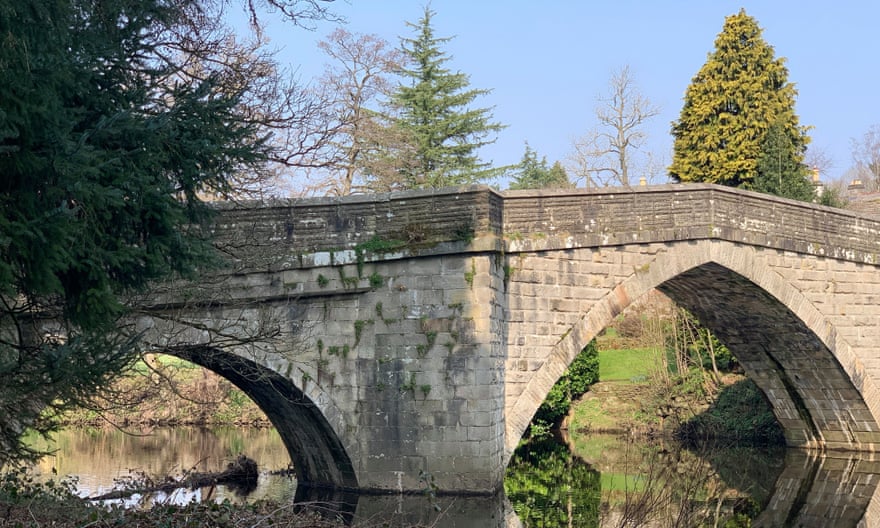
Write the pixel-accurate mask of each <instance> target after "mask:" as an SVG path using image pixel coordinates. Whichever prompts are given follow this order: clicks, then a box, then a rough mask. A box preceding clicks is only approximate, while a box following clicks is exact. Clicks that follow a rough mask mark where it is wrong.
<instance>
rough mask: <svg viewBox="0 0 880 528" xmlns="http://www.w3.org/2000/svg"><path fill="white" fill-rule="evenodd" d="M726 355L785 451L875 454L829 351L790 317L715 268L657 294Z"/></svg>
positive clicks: (861, 412)
mask: <svg viewBox="0 0 880 528" xmlns="http://www.w3.org/2000/svg"><path fill="white" fill-rule="evenodd" d="M658 289H659V290H660V291H662V292H664V293H665V294H666V295H668V296H669V297H670V298H671V299H672V300H673V301H675V302H676V303H677V304H678V305H680V306H682V307H684V308H686V309H688V310H689V311H690V312H691V313H693V314H694V315H695V316H696V317H697V318H698V319H699V320H700V321H701V322H702V324H703V325H705V326H706V327H707V328H709V329H710V330H711V331H712V332H714V333H715V334H716V336H718V338H719V339H720V340H721V341H722V342H723V343H724V344H725V345H726V346H727V347H728V348H729V349H730V351H731V352H732V353H733V354H734V355H735V356H736V358H737V360H738V361H739V362H740V364H741V365H742V366H743V368H744V370H745V371H746V373H747V374H748V376H749V377H750V378H751V379H752V380H753V381H754V382H755V383H756V384H757V385H758V387H760V388H761V389H762V391H763V392H764V394H765V395H766V396H767V399H768V401H769V402H770V404H771V406H772V408H773V412H774V414H775V415H776V418H777V419H778V420H779V422H780V424H781V425H782V427H783V429H784V431H785V436H786V440H787V442H788V443H789V445H792V446H802V447H822V448H825V449H839V450H863V449H867V450H873V449H874V447H872V446H871V445H870V444H872V443H873V442H872V439H873V436H874V434H875V433H876V431H878V428H877V423H876V421H875V420H874V418H873V416H872V414H871V412H870V410H869V409H868V407H867V405H866V404H865V401H864V399H863V397H862V395H861V393H860V392H859V390H858V389H857V388H856V387H855V385H854V384H853V382H852V380H851V379H850V377H849V376H848V375H847V373H846V372H845V371H844V369H843V368H842V366H841V365H840V363H839V362H838V361H837V359H836V358H835V356H834V354H833V353H832V351H831V350H829V348H828V347H827V346H826V345H825V343H823V342H822V340H821V339H819V337H818V336H817V335H816V334H815V332H813V331H812V330H811V329H810V328H808V327H807V326H806V325H805V324H804V322H803V321H802V320H801V319H800V318H798V317H797V316H796V315H795V314H794V313H792V311H791V310H789V309H788V308H787V307H786V306H785V305H783V304H782V303H781V302H780V301H779V300H777V299H776V298H775V297H773V296H772V295H770V294H769V293H767V292H766V291H764V290H763V289H762V288H761V287H759V286H758V285H756V284H755V283H753V282H752V281H750V280H748V279H747V278H745V277H743V276H742V275H739V274H738V273H735V272H733V271H731V270H730V269H728V268H726V267H724V266H721V265H719V264H717V263H712V262H710V263H706V264H702V265H700V266H697V267H695V268H692V269H690V270H688V271H685V272H683V273H681V274H679V275H677V276H675V277H673V278H671V279H669V280H667V281H665V282H664V283H662V284H661V285H659V286H658Z"/></svg>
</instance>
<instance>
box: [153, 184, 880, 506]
mask: <svg viewBox="0 0 880 528" xmlns="http://www.w3.org/2000/svg"><path fill="white" fill-rule="evenodd" d="M214 231H215V236H216V245H217V247H218V248H219V249H220V251H221V253H222V254H223V255H225V257H226V259H227V261H228V265H227V266H226V267H225V268H223V269H222V270H220V271H215V272H212V273H209V274H206V275H205V276H204V278H203V279H202V280H201V281H197V282H190V283H183V282H178V283H169V284H166V285H165V286H166V287H165V288H164V289H163V290H162V291H160V292H158V293H157V294H155V295H154V296H153V297H152V298H151V299H150V300H147V301H140V306H141V310H140V314H141V315H140V318H139V321H138V324H139V327H140V329H141V330H143V331H144V332H145V336H146V338H147V339H148V341H149V342H150V343H151V346H152V347H154V349H156V350H161V351H164V352H167V353H172V354H176V355H179V356H181V357H185V358H188V359H190V360H192V361H193V362H195V363H198V364H200V365H203V366H206V367H208V368H210V369H212V370H214V371H216V372H218V373H219V374H221V375H223V376H225V377H226V378H228V379H229V380H231V381H232V382H233V383H235V384H236V385H237V386H239V387H240V388H241V389H243V390H244V391H245V392H246V393H247V394H248V395H249V396H250V397H251V398H252V399H253V400H254V401H255V402H256V403H257V404H259V405H260V407H261V408H262V409H263V410H264V411H265V412H266V414H267V415H268V417H269V418H270V419H271V420H272V422H273V423H274V424H275V426H276V427H277V428H278V430H279V432H280V433H281V435H282V438H283V439H284V442H285V444H286V446H287V447H288V450H289V451H290V454H291V457H292V460H293V461H294V464H295V468H296V471H297V475H298V477H299V479H300V481H301V482H302V483H306V484H311V485H313V486H327V487H333V488H346V489H357V490H366V491H376V492H405V491H413V490H421V489H424V488H425V486H426V484H427V483H428V482H429V481H431V480H433V483H434V484H435V485H436V486H437V489H439V490H440V491H442V492H451V493H463V494H490V493H493V492H495V491H496V490H498V489H499V487H500V486H501V484H502V477H503V474H504V469H505V466H506V464H507V461H508V460H509V459H510V457H511V454H512V453H513V450H514V448H515V447H516V445H517V442H518V441H519V440H520V438H521V436H522V435H523V433H524V432H525V430H526V427H527V426H528V424H529V421H530V419H531V418H532V415H533V414H534V412H535V411H536V409H537V408H538V406H539V405H540V404H541V403H542V401H543V400H544V398H545V396H546V394H547V392H548V391H549V390H550V388H551V387H552V386H553V384H554V383H555V382H556V380H557V379H558V378H559V377H560V376H561V375H562V373H563V372H564V370H565V369H566V367H567V366H568V365H569V363H570V362H571V361H572V359H573V358H574V357H575V355H576V354H577V353H578V352H579V351H580V350H581V349H582V348H583V347H584V346H585V345H586V344H587V343H588V342H589V341H590V340H591V339H593V337H595V336H596V335H597V334H598V333H599V332H600V331H602V330H603V329H604V328H605V327H606V326H608V325H609V324H610V323H611V322H612V321H613V319H614V318H615V316H616V315H618V314H619V313H621V312H622V311H623V310H624V309H625V308H626V307H627V306H629V305H630V304H631V303H632V302H634V301H635V300H637V299H639V298H640V297H641V296H642V295H644V294H646V293H648V292H650V291H652V290H654V289H659V290H660V291H662V292H664V293H665V294H667V295H668V296H669V297H670V298H672V299H673V300H674V301H675V302H676V303H678V304H679V305H681V306H684V307H686V308H687V309H688V310H690V311H691V312H693V313H694V314H696V315H697V316H698V317H699V319H700V320H701V321H702V322H703V323H704V324H705V325H706V326H708V327H709V328H710V329H711V330H712V331H713V332H715V333H716V334H717V335H718V337H719V338H720V339H721V340H722V341H723V342H724V343H725V344H726V345H727V346H728V347H729V348H730V350H731V351H732V352H733V353H734V354H735V356H736V357H737V359H738V360H739V362H740V363H741V364H742V366H743V368H744V369H745V371H746V373H747V374H748V376H749V377H750V378H752V379H753V380H754V381H755V382H756V383H757V385H758V386H759V387H760V388H761V389H762V390H763V392H764V394H765V395H766V397H767V399H768V400H769V402H770V403H771V404H772V407H773V411H774V413H775V414H776V417H777V418H778V420H779V422H780V423H781V424H782V426H783V428H784V430H785V435H786V438H787V441H788V443H789V444H790V445H792V446H802V447H808V448H820V449H825V450H861V451H872V452H873V451H878V450H880V428H878V419H880V392H878V385H880V261H878V258H880V220H878V219H875V218H869V217H865V216H859V215H856V214H852V213H849V212H846V211H842V210H835V209H830V208H826V207H821V206H816V205H812V204H807V203H801V202H794V201H790V200H785V199H780V198H776V197H771V196H767V195H759V194H755V193H750V192H745V191H740V190H735V189H731V188H726V187H718V186H712V185H666V186H657V187H642V188H637V189H627V190H624V189H603V190H597V191H588V190H582V189H578V190H573V191H564V192H562V191H560V192H548V191H540V192H539V191H517V192H496V191H493V190H491V189H489V188H486V187H467V188H455V189H445V190H439V191H433V192H427V191H418V192H404V193H392V194H383V195H372V196H353V197H346V198H336V199H329V198H321V199H305V200H291V201H283V202H275V203H268V204H261V205H259V206H246V205H238V206H223V207H222V212H221V214H220V215H219V217H218V220H217V222H216V225H215V226H214Z"/></svg>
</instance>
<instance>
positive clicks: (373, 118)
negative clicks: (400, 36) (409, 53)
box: [309, 28, 403, 196]
mask: <svg viewBox="0 0 880 528" xmlns="http://www.w3.org/2000/svg"><path fill="white" fill-rule="evenodd" d="M318 47H319V48H320V49H321V50H322V51H323V52H324V53H325V54H326V55H327V56H328V57H329V58H330V59H331V62H330V63H329V64H328V65H327V66H326V70H325V72H324V75H323V76H322V77H321V79H320V81H319V88H318V90H317V91H318V92H319V93H320V94H321V95H320V96H319V99H321V100H323V101H325V102H326V106H327V109H328V114H329V116H330V121H329V122H328V124H327V126H325V127H323V130H327V131H330V132H331V135H330V136H329V137H328V138H327V141H325V142H324V143H323V145H322V148H321V149H320V150H319V151H316V152H315V158H314V162H313V163H312V164H311V166H312V167H313V168H316V169H317V170H314V171H311V172H312V174H310V177H311V178H312V180H313V181H312V182H311V183H310V184H309V190H310V191H311V192H312V193H316V194H327V195H337V196H340V195H347V194H351V193H353V192H357V191H359V190H362V187H363V174H364V173H365V172H372V170H374V169H375V168H374V167H371V163H374V162H375V160H376V159H377V158H378V157H379V156H378V154H377V152H376V151H377V150H379V151H381V150H383V149H384V148H385V147H388V146H390V145H388V144H387V143H389V142H391V141H393V139H394V138H393V137H392V136H391V135H389V131H388V130H387V129H386V127H385V126H383V124H382V118H381V114H380V113H379V112H377V111H376V110H375V108H376V107H377V106H378V105H380V104H381V103H382V102H383V101H384V100H385V99H386V97H387V95H388V93H389V92H390V89H391V81H390V79H389V77H390V75H392V74H393V73H394V72H395V71H397V70H398V69H399V68H400V66H401V64H402V61H403V57H402V54H401V53H400V51H398V50H396V49H394V48H393V47H391V46H390V45H389V44H388V42H386V41H385V40H383V39H381V38H379V37H378V36H376V35H359V34H353V33H350V32H349V31H347V30H345V29H342V28H339V29H336V30H335V31H333V32H332V33H331V34H330V35H328V36H327V38H326V39H325V40H323V41H321V42H320V43H319V44H318Z"/></svg>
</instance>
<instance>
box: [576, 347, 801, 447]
mask: <svg viewBox="0 0 880 528" xmlns="http://www.w3.org/2000/svg"><path fill="white" fill-rule="evenodd" d="M664 353H665V352H663V351H660V350H657V349H653V348H632V349H609V350H602V349H600V350H599V379H600V382H599V383H597V384H595V385H593V386H592V387H591V388H590V391H589V392H587V393H586V394H584V396H583V397H582V398H581V399H579V400H578V401H577V402H574V403H573V404H572V408H571V411H570V413H569V415H568V419H567V421H566V425H567V427H568V429H569V430H570V431H572V432H574V433H576V434H585V433H591V432H611V433H642V434H652V435H653V434H658V435H669V436H676V437H678V438H679V439H681V440H685V441H700V440H705V439H709V438H711V439H715V440H720V441H731V442H738V443H751V444H780V443H782V442H783V441H784V439H783V436H782V430H781V428H780V426H779V424H778V423H777V422H776V419H775V417H774V416H773V413H772V411H771V410H770V406H769V403H768V402H767V401H766V399H765V398H764V396H763V394H762V393H761V391H760V390H759V389H758V388H757V386H755V384H754V383H753V382H751V381H750V380H748V379H746V378H745V377H744V376H742V375H735V374H727V375H725V376H723V377H722V379H721V381H720V382H716V381H715V380H714V379H710V378H709V376H710V373H708V372H702V371H693V372H689V373H687V376H681V375H670V374H669V373H668V372H666V371H665V367H664V361H663V359H664V358H663V354H664Z"/></svg>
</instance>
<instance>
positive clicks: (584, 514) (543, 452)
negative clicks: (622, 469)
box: [504, 437, 601, 528]
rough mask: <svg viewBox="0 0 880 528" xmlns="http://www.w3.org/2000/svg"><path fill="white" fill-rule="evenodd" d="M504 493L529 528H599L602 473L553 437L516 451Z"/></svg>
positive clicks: (506, 478) (525, 444)
mask: <svg viewBox="0 0 880 528" xmlns="http://www.w3.org/2000/svg"><path fill="white" fill-rule="evenodd" d="M504 491H505V493H506V494H507V498H508V500H510V502H511V504H512V505H513V509H514V510H515V511H516V513H517V515H519V518H520V521H522V523H523V525H524V526H526V527H529V526H546V527H548V528H549V527H555V526H559V527H563V526H598V522H599V503H600V493H601V487H600V484H599V472H598V471H595V470H593V469H592V468H591V467H590V466H589V465H588V464H587V463H586V462H584V461H583V460H582V459H581V458H579V457H576V456H574V455H572V453H571V451H570V450H569V449H568V446H566V445H564V444H561V443H559V442H558V441H556V440H555V439H553V438H549V437H547V438H543V439H539V440H531V441H529V442H525V443H524V444H522V445H521V446H520V447H519V449H517V450H516V452H515V453H514V455H513V458H512V459H511V461H510V464H509V465H508V468H507V474H506V476H505V478H504Z"/></svg>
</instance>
